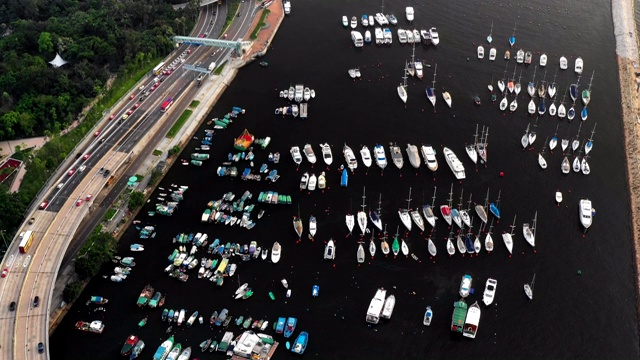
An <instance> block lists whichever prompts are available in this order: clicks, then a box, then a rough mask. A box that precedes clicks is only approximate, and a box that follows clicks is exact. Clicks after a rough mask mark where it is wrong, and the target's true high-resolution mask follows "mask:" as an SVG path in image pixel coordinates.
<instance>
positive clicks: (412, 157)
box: [406, 144, 420, 169]
mask: <svg viewBox="0 0 640 360" xmlns="http://www.w3.org/2000/svg"><path fill="white" fill-rule="evenodd" d="M406 151H407V157H409V163H411V166H413V167H414V168H416V169H418V168H420V155H418V147H417V146H415V145H411V144H407V149H406Z"/></svg>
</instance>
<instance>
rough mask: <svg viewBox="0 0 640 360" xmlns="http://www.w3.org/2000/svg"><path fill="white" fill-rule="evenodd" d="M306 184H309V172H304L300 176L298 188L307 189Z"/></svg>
mask: <svg viewBox="0 0 640 360" xmlns="http://www.w3.org/2000/svg"><path fill="white" fill-rule="evenodd" d="M307 185H309V173H308V172H305V173H304V174H302V178H300V190H307Z"/></svg>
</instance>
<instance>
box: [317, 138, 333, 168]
mask: <svg viewBox="0 0 640 360" xmlns="http://www.w3.org/2000/svg"><path fill="white" fill-rule="evenodd" d="M320 148H322V160H324V163H325V164H327V165H331V163H333V155H332V154H331V146H330V145H329V144H327V143H324V144H320Z"/></svg>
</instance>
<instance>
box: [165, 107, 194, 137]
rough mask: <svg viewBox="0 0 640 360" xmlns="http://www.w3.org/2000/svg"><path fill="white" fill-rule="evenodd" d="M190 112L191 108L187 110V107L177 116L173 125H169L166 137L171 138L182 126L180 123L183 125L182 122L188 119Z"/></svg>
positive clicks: (191, 111)
mask: <svg viewBox="0 0 640 360" xmlns="http://www.w3.org/2000/svg"><path fill="white" fill-rule="evenodd" d="M192 113H193V110H189V109H187V110H185V111H184V112H183V113H182V115H180V117H179V118H178V121H176V122H175V124H173V126H172V127H171V129H169V132H168V133H167V137H168V138H171V139H173V138H174V137H175V136H176V135H177V134H178V132H179V131H180V129H181V128H182V125H184V123H185V122H187V119H189V116H191V114H192Z"/></svg>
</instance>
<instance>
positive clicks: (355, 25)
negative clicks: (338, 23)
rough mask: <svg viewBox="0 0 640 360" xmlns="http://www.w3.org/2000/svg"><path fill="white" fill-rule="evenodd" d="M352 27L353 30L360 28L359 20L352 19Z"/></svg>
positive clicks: (353, 17)
mask: <svg viewBox="0 0 640 360" xmlns="http://www.w3.org/2000/svg"><path fill="white" fill-rule="evenodd" d="M350 25H351V28H352V29H355V28H356V27H357V26H358V19H357V18H356V17H355V16H352V17H351V22H350Z"/></svg>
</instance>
